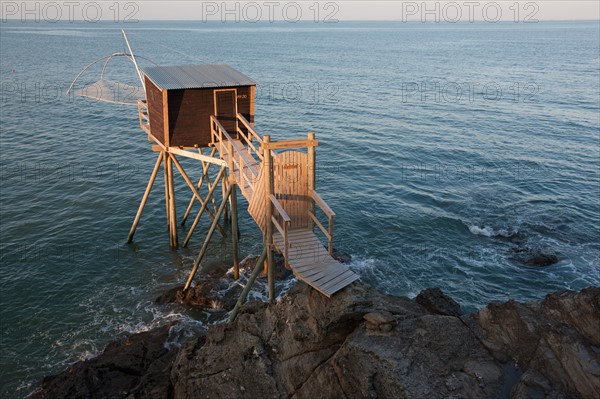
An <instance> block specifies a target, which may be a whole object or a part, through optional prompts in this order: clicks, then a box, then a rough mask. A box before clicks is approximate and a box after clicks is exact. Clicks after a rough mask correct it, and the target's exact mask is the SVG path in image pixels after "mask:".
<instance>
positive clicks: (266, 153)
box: [263, 135, 275, 302]
mask: <svg viewBox="0 0 600 399" xmlns="http://www.w3.org/2000/svg"><path fill="white" fill-rule="evenodd" d="M270 141H271V137H270V136H269V135H265V136H264V137H263V157H264V158H263V159H264V166H263V167H264V171H265V177H266V181H265V193H264V198H265V202H264V204H265V234H266V237H265V246H266V248H267V279H268V285H269V301H271V302H272V301H274V300H275V281H274V273H273V222H272V221H271V218H272V216H273V207H272V204H271V194H273V167H272V158H271V148H270V147H269V143H270Z"/></svg>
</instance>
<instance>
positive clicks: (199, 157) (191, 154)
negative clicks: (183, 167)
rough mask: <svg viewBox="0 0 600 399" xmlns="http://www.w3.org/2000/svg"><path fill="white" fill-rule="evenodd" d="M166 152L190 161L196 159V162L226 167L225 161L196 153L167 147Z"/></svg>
mask: <svg viewBox="0 0 600 399" xmlns="http://www.w3.org/2000/svg"><path fill="white" fill-rule="evenodd" d="M168 151H169V152H170V153H172V154H177V155H181V156H182V157H187V158H192V159H196V160H198V161H204V162H209V163H213V164H215V165H219V166H225V167H227V166H228V165H227V161H225V160H222V159H218V158H214V157H209V156H207V155H202V154H198V153H195V152H191V151H186V150H181V149H179V148H178V147H169V148H168Z"/></svg>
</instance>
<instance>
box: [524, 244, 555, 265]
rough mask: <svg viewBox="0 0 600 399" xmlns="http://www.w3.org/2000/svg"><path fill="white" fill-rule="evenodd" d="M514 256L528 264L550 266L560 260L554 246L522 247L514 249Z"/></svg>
mask: <svg viewBox="0 0 600 399" xmlns="http://www.w3.org/2000/svg"><path fill="white" fill-rule="evenodd" d="M512 252H513V254H512V257H513V258H514V259H515V260H516V261H517V262H519V263H522V264H523V265H526V266H538V267H543V266H550V265H553V264H555V263H557V262H558V261H559V258H558V255H557V253H556V251H554V250H553V249H552V248H548V247H541V248H529V247H520V248H513V249H512Z"/></svg>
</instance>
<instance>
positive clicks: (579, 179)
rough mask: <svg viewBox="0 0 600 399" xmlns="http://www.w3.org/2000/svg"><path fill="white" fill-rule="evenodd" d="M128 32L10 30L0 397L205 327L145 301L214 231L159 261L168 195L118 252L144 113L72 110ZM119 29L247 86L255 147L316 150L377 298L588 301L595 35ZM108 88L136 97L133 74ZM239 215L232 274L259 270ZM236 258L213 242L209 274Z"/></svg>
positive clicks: (172, 282)
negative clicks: (248, 266)
mask: <svg viewBox="0 0 600 399" xmlns="http://www.w3.org/2000/svg"><path fill="white" fill-rule="evenodd" d="M120 28H121V26H119V25H116V24H113V23H108V22H100V23H96V24H90V23H83V22H74V23H57V24H49V23H46V24H44V23H25V24H24V23H21V22H20V21H9V22H5V23H2V24H0V29H1V30H0V33H1V35H0V45H1V47H0V48H1V54H0V55H1V59H0V77H1V82H2V93H1V95H2V98H1V103H0V104H1V106H2V108H1V136H0V140H1V175H0V184H1V186H0V187H1V203H0V211H1V234H0V242H1V261H2V264H1V267H0V289H1V292H0V294H1V307H0V312H1V313H0V323H1V332H0V334H1V342H0V344H1V347H0V350H1V367H0V385H1V387H2V388H1V392H0V394H1V395H2V397H7V398H13V397H14V398H17V397H23V396H25V395H27V394H28V393H29V392H31V391H32V390H33V389H34V388H35V387H36V384H37V383H38V381H39V380H40V379H41V378H42V377H43V376H44V375H47V374H51V373H56V372H58V371H60V370H61V369H62V368H63V367H64V366H65V365H67V364H69V363H72V362H74V361H76V360H79V359H85V358H89V357H91V356H93V355H96V354H98V353H99V351H101V350H102V349H103V347H104V346H105V345H106V344H107V343H108V342H109V341H111V340H113V339H115V338H117V337H122V336H124V335H125V334H127V333H130V332H136V331H143V330H146V329H149V328H152V327H154V326H158V325H161V324H164V323H167V322H170V321H173V320H182V321H183V322H184V323H200V324H202V318H201V317H200V321H195V320H196V319H198V317H197V316H198V315H195V314H191V313H188V312H186V311H185V309H177V308H171V307H165V306H158V305H154V304H153V300H154V299H155V298H156V297H157V296H158V295H159V294H160V293H162V292H163V291H165V290H167V289H169V288H171V287H173V286H176V285H180V284H182V283H183V282H184V281H185V279H186V278H187V276H188V274H189V271H190V269H191V266H192V263H193V259H194V256H195V255H196V254H197V253H198V251H199V248H200V246H201V245H202V241H203V238H204V237H203V232H205V231H206V228H207V226H208V222H207V221H206V220H204V221H203V222H201V224H200V228H199V229H198V230H197V232H196V234H195V236H194V237H193V239H192V241H191V244H190V246H189V247H188V248H185V249H179V250H176V251H174V250H171V249H170V248H169V246H168V235H167V231H166V221H165V214H164V213H165V207H164V202H163V201H164V194H162V190H163V189H162V182H161V179H160V178H159V179H158V182H157V186H156V188H155V191H153V192H152V194H151V196H150V199H149V202H148V204H147V206H146V210H145V212H144V214H143V217H142V220H141V222H140V225H139V228H138V231H137V233H136V235H135V240H134V243H133V244H130V245H127V244H126V239H127V234H128V232H129V228H130V226H131V223H132V221H133V218H134V216H135V212H136V210H137V206H138V204H139V201H140V199H141V196H142V193H143V190H144V188H145V185H146V182H147V179H148V177H149V175H150V172H151V170H152V166H153V164H154V162H155V154H154V153H152V151H151V150H150V143H148V142H147V140H146V136H145V135H144V133H143V132H142V131H141V130H140V128H139V125H138V115H137V109H136V108H135V107H130V106H123V105H116V104H107V103H98V102H94V101H92V100H89V99H85V98H82V97H73V96H69V95H66V94H65V92H66V89H67V88H68V86H69V84H70V83H71V81H72V80H73V79H74V78H75V76H76V75H77V74H78V72H79V71H80V70H81V69H82V68H83V67H85V66H86V65H87V64H88V63H90V62H92V61H93V60H95V59H98V58H100V57H102V56H104V55H108V54H111V53H113V52H119V51H126V47H125V45H124V42H123V40H122V38H121V35H120V31H119V29H120ZM126 28H127V31H128V35H129V39H130V41H131V44H132V46H133V48H134V50H135V52H136V53H137V54H139V55H140V56H143V57H145V58H148V59H150V60H152V61H153V62H155V63H157V64H160V65H170V64H183V63H224V64H229V65H231V66H233V67H234V68H236V69H238V70H239V71H241V72H243V73H245V74H246V75H248V76H250V77H252V78H254V79H255V80H256V81H257V82H258V88H257V98H256V128H257V130H258V131H259V132H261V133H263V134H267V133H268V134H271V135H272V137H273V138H274V139H285V138H297V137H303V136H304V135H306V133H307V132H309V131H314V132H315V133H316V135H317V138H318V139H319V147H318V149H317V162H318V172H317V173H318V176H317V189H318V192H319V193H320V194H321V196H322V197H323V198H324V199H325V200H326V201H327V202H328V204H329V205H330V206H331V207H332V208H333V209H334V210H335V212H336V219H335V243H334V245H335V247H336V248H338V249H339V250H342V251H344V252H347V253H349V254H351V255H352V257H353V260H352V262H351V263H350V267H351V268H352V269H353V270H354V271H356V272H357V273H358V274H359V275H360V276H361V278H362V280H363V281H365V282H367V283H369V284H372V285H373V286H375V287H376V288H378V289H380V290H383V291H385V292H388V293H390V294H394V295H408V296H411V297H412V296H414V295H416V294H417V293H418V292H419V291H420V290H422V289H424V288H427V287H432V286H436V287H440V288H441V289H443V290H444V291H445V292H447V293H448V294H450V295H451V296H452V297H453V298H455V299H456V300H457V301H458V302H459V303H460V304H461V305H462V307H463V309H464V310H465V311H473V310H476V309H478V308H480V307H482V306H484V305H485V304H486V303H487V302H489V301H504V300H507V299H509V298H513V299H516V300H520V301H527V300H532V299H538V298H542V297H543V296H544V295H545V294H547V293H549V292H552V291H556V290H562V289H573V290H577V289H581V288H583V287H586V286H589V285H598V284H599V283H600V270H599V269H600V244H599V239H598V237H599V218H600V210H599V198H600V195H599V194H600V179H599V166H600V165H599V162H600V161H599V160H600V152H599V151H600V150H599V145H600V142H599V140H600V136H599V135H600V132H599V129H600V119H599V118H600V116H599V115H600V109H599V107H600V104H599V102H600V98H599V91H598V87H599V85H600V59H599V53H600V49H599V43H600V40H599V32H600V29H599V23H598V21H590V22H585V21H583V22H540V23H535V24H515V23H509V22H506V23H503V22H501V23H495V24H491V23H458V24H421V23H400V22H377V23H375V22H340V23H337V24H314V23H309V22H300V23H296V24H291V23H275V24H269V23H258V24H229V23H227V24H222V23H219V22H215V23H202V22H143V23H138V24H132V25H129V26H127V27H126ZM140 64H142V66H143V65H146V66H149V65H151V63H150V62H149V61H145V60H142V59H140ZM101 66H102V63H99V64H97V65H95V66H94V67H93V68H91V69H90V70H89V71H88V72H86V73H85V74H84V75H83V76H82V78H81V80H80V81H78V84H84V83H86V82H92V81H95V80H97V79H98V78H99V74H100V69H101ZM106 75H107V76H106V77H107V78H109V79H112V80H117V81H121V82H124V83H129V84H136V79H137V75H136V73H135V69H134V68H133V66H132V64H130V63H129V62H127V61H126V59H124V58H121V59H114V60H111V63H110V65H109V67H108V68H107V72H106ZM184 166H185V167H186V169H188V171H189V172H190V173H191V174H192V175H193V178H194V179H197V178H199V172H198V170H199V168H198V166H197V165H196V163H194V162H184ZM176 189H177V213H178V215H179V216H180V217H181V216H182V215H183V213H184V211H185V209H186V206H187V204H188V201H189V198H190V197H189V196H190V193H189V190H188V189H187V187H186V186H185V183H184V182H183V181H182V179H178V180H177V183H176ZM238 198H241V196H239V197H238ZM240 201H241V206H240V208H242V210H241V211H240V213H241V214H240V230H241V242H240V246H241V252H242V256H243V257H245V256H251V255H257V254H258V253H260V251H261V244H260V240H261V236H260V232H259V231H258V228H257V227H256V225H254V224H253V222H252V220H251V218H250V217H249V215H248V214H247V212H246V210H245V206H246V204H245V202H243V200H240ZM188 224H189V223H188ZM185 232H186V230H185V229H183V228H180V233H179V234H180V236H182V235H183V234H185ZM522 247H529V248H536V247H549V248H552V249H553V250H554V251H556V253H557V254H558V256H559V262H558V263H556V264H554V265H551V266H548V267H544V268H533V267H525V266H523V265H521V264H519V263H518V262H516V261H515V260H514V259H513V255H514V249H515V248H522ZM230 261H231V245H230V242H229V241H228V240H222V239H221V238H220V237H219V236H218V235H216V236H215V238H214V239H213V242H212V244H211V247H210V251H209V255H208V257H207V259H206V260H205V262H207V264H218V263H222V262H230ZM286 283H289V281H288V282H282V283H280V285H278V288H279V289H280V292H281V291H282V290H283V289H284V288H285V287H284V285H285V284H286ZM261 296H263V297H264V285H258V286H257V288H256V289H255V290H254V293H253V298H260V297H261Z"/></svg>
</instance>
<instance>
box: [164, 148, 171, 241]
mask: <svg viewBox="0 0 600 399" xmlns="http://www.w3.org/2000/svg"><path fill="white" fill-rule="evenodd" d="M167 158H168V156H167V153H166V152H164V151H163V172H164V175H165V176H164V177H165V211H166V212H165V214H166V215H167V229H168V231H169V234H170V231H171V222H170V220H169V174H168V172H167ZM170 240H171V236H170V235H169V242H170Z"/></svg>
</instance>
